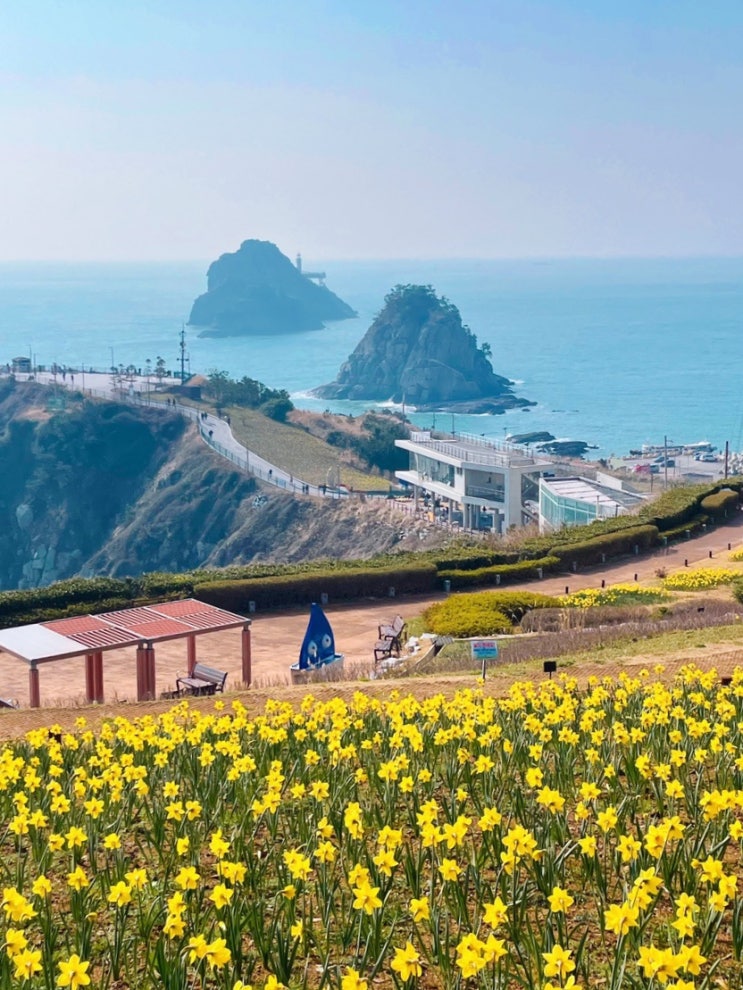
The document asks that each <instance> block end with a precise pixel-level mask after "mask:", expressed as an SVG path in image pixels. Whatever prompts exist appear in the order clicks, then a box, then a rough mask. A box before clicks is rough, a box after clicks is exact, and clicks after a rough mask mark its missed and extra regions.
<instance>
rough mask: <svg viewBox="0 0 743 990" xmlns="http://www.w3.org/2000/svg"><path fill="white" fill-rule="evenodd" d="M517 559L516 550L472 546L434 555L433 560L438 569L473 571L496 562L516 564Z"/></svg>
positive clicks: (491, 565)
mask: <svg viewBox="0 0 743 990" xmlns="http://www.w3.org/2000/svg"><path fill="white" fill-rule="evenodd" d="M440 553H441V551H439V554H440ZM518 560H519V553H518V551H516V550H506V551H501V552H499V553H496V552H494V551H491V552H488V551H483V550H482V548H481V547H472V549H471V550H469V551H467V550H462V549H461V548H458V549H457V550H453V551H450V552H449V553H448V554H446V556H436V557H434V560H433V562H434V564H435V565H436V567H437V569H438V570H439V571H449V570H451V571H474V570H479V569H480V568H482V567H493V566H495V565H496V564H516V563H518Z"/></svg>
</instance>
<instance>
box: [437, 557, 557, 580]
mask: <svg viewBox="0 0 743 990" xmlns="http://www.w3.org/2000/svg"><path fill="white" fill-rule="evenodd" d="M559 564H560V561H559V560H558V558H557V557H540V558H539V560H521V561H519V562H518V563H515V564H498V565H496V566H495V567H478V568H477V569H475V570H463V569H461V568H460V569H458V570H451V571H439V578H440V580H442V581H447V580H448V581H451V585H452V588H471V587H475V586H477V585H481V586H482V585H484V586H488V585H494V584H508V583H509V582H511V581H528V580H530V579H532V578H540V577H542V576H543V575H544V574H549V573H550V572H551V571H554V570H555V569H556V568H557V567H558V566H559ZM540 572H541V573H540Z"/></svg>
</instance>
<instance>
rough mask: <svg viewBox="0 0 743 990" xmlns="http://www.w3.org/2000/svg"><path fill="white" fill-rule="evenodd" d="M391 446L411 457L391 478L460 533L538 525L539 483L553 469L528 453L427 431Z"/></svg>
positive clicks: (499, 443)
mask: <svg viewBox="0 0 743 990" xmlns="http://www.w3.org/2000/svg"><path fill="white" fill-rule="evenodd" d="M395 444H396V446H398V447H401V448H402V449H403V450H407V451H408V453H409V454H410V465H409V468H408V470H407V471H396V472H395V474H396V476H397V477H398V478H399V479H400V481H402V482H405V483H406V484H408V485H410V486H412V488H413V494H414V498H415V500H416V503H418V502H419V500H420V499H422V498H429V497H430V499H431V500H432V501H433V503H434V505H435V504H437V503H439V504H440V505H441V506H442V507H443V508H444V509H445V510H446V511H447V513H448V518H449V520H450V521H454V522H457V523H459V524H461V526H462V527H463V528H464V529H492V530H493V531H494V532H498V533H503V532H505V531H506V530H507V529H509V528H510V527H511V526H523V525H526V524H527V523H531V522H536V521H537V502H538V498H539V478H540V475H541V474H542V472H543V471H545V470H548V469H550V468H552V466H553V465H552V464H551V462H550V461H548V460H546V459H543V458H539V457H536V456H533V455H532V454H531V453H530V452H529V451H528V449H526V448H524V447H519V446H516V445H515V444H511V443H507V442H506V441H489V440H485V439H484V438H482V437H477V436H471V435H469V434H456V435H453V436H441V435H437V436H434V435H433V434H432V433H430V432H419V433H412V434H411V436H410V439H409V440H396V441H395Z"/></svg>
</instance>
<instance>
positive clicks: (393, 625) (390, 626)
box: [375, 615, 405, 656]
mask: <svg viewBox="0 0 743 990" xmlns="http://www.w3.org/2000/svg"><path fill="white" fill-rule="evenodd" d="M378 632H379V641H380V642H381V641H382V640H387V641H388V642H389V644H390V649H389V652H388V654H387V655H388V656H389V653H391V652H392V650H395V652H396V653H398V654H399V653H400V650H401V649H402V636H403V633H404V632H405V619H403V617H402V616H401V615H396V616H395V618H394V619H393V620H392V622H387V623H384V624H383V625H381V626H379V629H378ZM375 655H376V647H375Z"/></svg>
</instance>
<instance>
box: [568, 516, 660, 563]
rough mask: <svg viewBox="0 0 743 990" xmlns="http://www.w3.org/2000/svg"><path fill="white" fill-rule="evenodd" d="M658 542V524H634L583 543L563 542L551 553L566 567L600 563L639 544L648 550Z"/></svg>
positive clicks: (631, 550)
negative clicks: (574, 564) (628, 527)
mask: <svg viewBox="0 0 743 990" xmlns="http://www.w3.org/2000/svg"><path fill="white" fill-rule="evenodd" d="M657 543H658V527H657V526H634V527H632V528H630V529H625V530H623V531H620V532H618V533H607V534H606V535H605V536H596V537H594V538H593V539H592V540H585V541H584V542H582V543H567V544H565V543H562V544H557V545H556V546H553V547H552V551H551V553H552V554H553V555H554V556H555V557H557V558H559V560H560V562H561V563H562V564H563V565H565V566H566V567H572V565H573V563H576V564H577V565H578V566H579V567H581V566H588V565H590V564H600V563H601V562H602V560H603V559H604V558H607V559H608V558H609V557H619V556H620V555H622V554H627V553H632V552H633V551H634V548H635V547H636V546H637V547H639V548H640V550H647V549H649V548H650V547H653V546H655V545H656V544H657Z"/></svg>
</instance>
